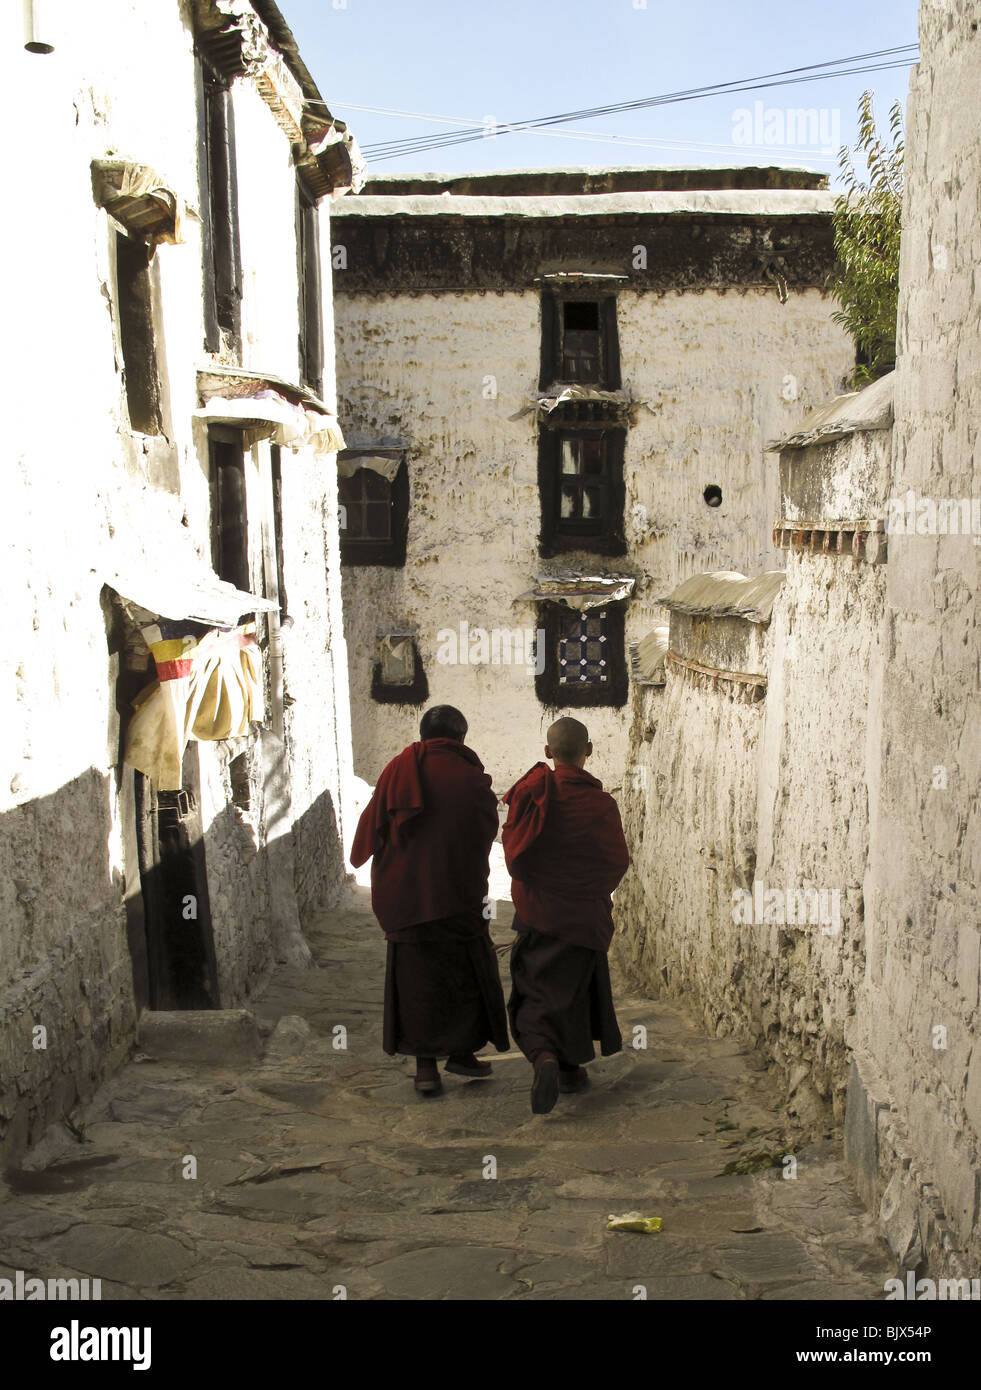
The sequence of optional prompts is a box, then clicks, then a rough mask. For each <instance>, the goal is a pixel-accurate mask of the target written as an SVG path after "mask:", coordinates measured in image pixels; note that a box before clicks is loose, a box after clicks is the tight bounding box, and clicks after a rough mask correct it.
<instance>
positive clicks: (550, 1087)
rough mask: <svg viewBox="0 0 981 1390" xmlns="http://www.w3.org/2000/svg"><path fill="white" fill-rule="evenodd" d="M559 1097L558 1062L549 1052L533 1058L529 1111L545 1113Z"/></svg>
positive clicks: (551, 1108) (539, 1113)
mask: <svg viewBox="0 0 981 1390" xmlns="http://www.w3.org/2000/svg"><path fill="white" fill-rule="evenodd" d="M558 1098H559V1064H558V1062H557V1060H556V1058H555V1057H554V1056H553V1054H552V1053H551V1052H541V1053H539V1055H538V1056H537V1057H536V1058H535V1077H534V1080H533V1081H532V1083H531V1113H532V1114H533V1115H547V1114H548V1113H549V1111H550V1110H553V1109H554V1108H555V1102H556V1101H557V1100H558Z"/></svg>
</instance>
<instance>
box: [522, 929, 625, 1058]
mask: <svg viewBox="0 0 981 1390" xmlns="http://www.w3.org/2000/svg"><path fill="white" fill-rule="evenodd" d="M513 925H514V929H515V931H516V932H517V933H518V939H517V940H516V941H515V943H514V945H513V946H512V947H511V997H510V999H509V1000H508V1017H509V1019H510V1020H511V1032H512V1034H513V1036H514V1040H515V1042H516V1043H517V1044H518V1046H519V1047H520V1048H521V1051H522V1052H523V1053H524V1054H525V1056H526V1057H527V1058H528V1060H529V1061H531V1062H533V1061H534V1060H535V1057H536V1056H537V1055H538V1053H540V1052H553V1053H554V1054H555V1056H556V1057H557V1058H558V1059H559V1061H560V1062H561V1063H564V1064H565V1065H566V1066H568V1067H573V1066H581V1065H582V1064H583V1063H584V1062H591V1061H592V1060H593V1058H594V1057H595V1056H596V1053H595V1051H594V1049H593V1041H594V1039H595V1040H596V1041H598V1042H599V1044H600V1050H601V1052H602V1054H603V1056H604V1057H608V1056H609V1055H610V1054H611V1053H613V1052H619V1051H620V1050H621V1048H622V1047H623V1038H622V1037H621V1035H620V1026H619V1024H618V1023H617V1016H616V1011H615V1009H614V1007H613V990H612V988H611V985H610V968H609V964H608V962H607V958H606V952H605V951H591V950H589V949H588V948H587V947H585V946H573V945H571V944H570V943H569V942H567V941H562V940H560V938H559V937H557V936H547V935H546V934H545V933H544V932H540V931H535V930H534V929H533V928H531V927H526V926H525V925H524V923H523V922H519V920H518V919H517V917H516V918H515V919H514V924H513Z"/></svg>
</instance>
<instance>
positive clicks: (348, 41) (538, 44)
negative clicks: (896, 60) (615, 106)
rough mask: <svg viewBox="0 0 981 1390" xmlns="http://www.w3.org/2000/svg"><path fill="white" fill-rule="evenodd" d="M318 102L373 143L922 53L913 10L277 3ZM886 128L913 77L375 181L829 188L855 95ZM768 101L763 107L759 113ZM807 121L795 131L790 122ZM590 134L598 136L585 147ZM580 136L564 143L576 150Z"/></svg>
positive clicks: (583, 128) (432, 1)
mask: <svg viewBox="0 0 981 1390" xmlns="http://www.w3.org/2000/svg"><path fill="white" fill-rule="evenodd" d="M279 4H280V8H281V10H282V12H283V14H284V15H285V17H286V20H287V22H288V23H289V25H290V27H291V29H292V30H293V33H294V35H295V36H296V39H297V42H298V44H299V47H300V51H301V53H302V55H303V58H304V61H305V62H306V64H307V67H308V68H309V69H310V71H311V72H312V73H313V76H314V77H315V79H316V81H317V83H318V85H319V87H320V90H321V91H322V92H323V94H324V97H325V99H326V101H327V102H328V104H329V106H330V108H331V110H332V111H333V112H334V114H335V115H337V116H340V117H341V118H343V119H344V120H346V121H347V122H348V123H349V125H350V126H351V128H352V129H353V131H354V133H355V135H356V136H357V138H358V141H359V143H360V144H361V145H362V147H364V146H365V145H371V144H372V142H376V141H387V140H392V139H401V138H404V137H407V136H409V137H414V136H419V135H428V134H441V133H444V132H447V131H450V130H452V129H453V127H452V125H449V124H441V123H438V122H436V121H431V120H420V119H414V118H413V117H411V116H408V115H399V116H397V115H384V114H379V113H378V112H377V111H370V110H361V109H358V108H360V107H375V108H385V109H386V110H397V111H401V112H413V113H417V114H418V115H426V116H431V115H436V116H446V117H455V118H464V119H466V120H468V121H472V122H473V123H474V124H477V125H481V124H484V123H485V122H487V123H488V124H489V122H490V121H496V122H498V123H503V122H507V121H521V120H526V119H530V118H533V117H536V116H547V115H551V114H553V113H558V112H565V111H573V110H579V109H581V108H583V107H595V106H602V105H607V104H612V103H614V102H623V101H632V100H636V99H640V98H645V97H650V96H656V95H659V94H661V93H665V92H672V91H679V90H682V89H687V88H691V87H701V86H706V85H708V84H710V83H716V82H727V81H732V80H734V79H737V78H750V77H756V76H759V75H760V74H765V73H771V72H777V71H781V70H785V69H788V68H796V67H800V66H802V65H805V64H811V63H818V62H824V61H828V60H831V59H836V58H844V57H848V56H850V55H852V54H861V53H868V52H872V51H875V50H879V49H884V48H892V47H895V46H897V45H899V44H907V43H915V42H916V38H917V9H918V5H917V3H916V0H822V3H821V4H803V3H795V0H732V3H724V0H681V2H680V3H679V0H646V5H645V4H644V0H495V3H493V4H478V3H473V0H279ZM865 87H872V88H873V90H874V91H875V93H876V110H877V113H878V116H879V118H880V126H882V127H885V125H886V116H887V112H888V109H889V107H890V106H891V105H892V103H893V102H894V101H895V100H896V99H897V98H898V99H899V100H900V101H901V102H902V103H903V106H904V108H905V103H906V97H907V92H908V87H909V74H908V70H907V69H906V68H898V69H893V70H891V71H882V72H873V73H868V74H864V75H858V74H856V75H852V76H848V77H840V78H836V79H832V80H830V81H823V82H816V83H812V82H809V83H806V84H801V85H796V86H776V87H770V88H769V89H767V90H761V91H758V92H743V93H740V94H727V95H723V96H717V97H710V98H707V99H703V100H698V101H689V102H684V103H680V104H677V105H671V106H663V107H660V108H654V109H649V110H642V111H635V112H630V113H621V114H617V115H615V116H601V117H600V116H591V117H589V118H587V119H577V120H576V121H575V122H571V123H570V124H568V125H565V126H558V127H556V128H555V129H556V130H557V131H561V132H563V133H562V134H561V135H551V136H549V135H545V134H542V133H541V132H529V133H517V134H511V135H498V136H497V137H496V138H482V139H480V140H478V141H475V142H474V143H471V144H465V145H458V146H455V147H451V148H449V149H446V150H435V151H428V152H425V153H418V152H416V153H413V154H412V155H410V156H408V157H404V158H401V159H390V158H380V157H373V158H369V168H370V169H371V170H372V171H373V172H382V171H385V172H392V173H418V172H422V171H436V172H441V173H442V172H446V173H450V172H465V171H478V170H488V169H515V168H554V167H563V166H578V165H599V166H610V165H623V164H631V165H651V166H664V165H667V166H671V165H696V166H697V165H707V164H708V165H726V164H740V165H744V164H784V165H794V166H798V167H800V166H803V167H806V168H813V169H820V170H822V171H823V172H826V173H829V174H831V175H832V182H834V175H835V171H836V168H837V157H836V156H837V150H838V147H839V145H841V144H843V143H846V144H852V143H854V139H855V124H856V122H855V113H856V109H857V104H858V98H859V95H860V93H861V92H862V91H863V90H864V88H865ZM757 103H759V105H757ZM802 109H803V110H806V111H809V112H813V113H814V114H813V116H808V117H807V118H806V119H802V118H801V117H800V116H798V115H795V114H791V113H793V112H797V111H800V110H802ZM583 132H588V134H584V133H583ZM570 137H571V138H570Z"/></svg>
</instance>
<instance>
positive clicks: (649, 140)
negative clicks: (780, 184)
mask: <svg viewBox="0 0 981 1390" xmlns="http://www.w3.org/2000/svg"><path fill="white" fill-rule="evenodd" d="M334 106H335V107H336V108H337V109H338V110H340V109H341V108H342V107H344V108H345V109H346V110H348V111H366V112H370V113H371V114H372V115H376V116H400V117H403V118H405V119H409V120H417V121H434V122H436V123H437V124H446V125H459V126H467V127H470V128H472V127H473V122H474V118H473V116H437V115H436V114H435V113H429V112H422V111H402V110H398V109H396V108H395V107H391V106H364V105H361V104H359V103H357V102H353V101H335V102H334ZM516 133H518V134H520V133H521V132H516ZM538 134H539V135H541V136H543V137H544V138H545V139H549V140H579V141H592V142H594V143H596V144H600V145H626V146H630V147H633V148H637V149H658V150H660V149H665V150H698V151H708V152H710V153H712V154H725V153H726V152H727V151H731V150H732V141H729V142H728V143H727V144H718V143H715V142H710V141H705V140H670V139H668V138H667V137H659V136H653V135H647V136H632V135H612V134H609V133H604V132H603V131H600V130H582V129H579V128H578V127H577V128H575V129H573V130H545V129H542V130H539V131H538ZM799 148H800V147H799V146H794V145H772V144H771V145H751V144H746V145H740V149H743V150H746V151H753V150H765V151H766V152H767V153H768V154H771V155H772V154H788V155H792V154H797V153H799ZM809 157H810V158H813V159H819V158H825V157H827V158H830V157H831V156H830V155H828V156H824V155H822V154H821V153H819V152H818V151H815V152H814V153H813V154H811V155H809Z"/></svg>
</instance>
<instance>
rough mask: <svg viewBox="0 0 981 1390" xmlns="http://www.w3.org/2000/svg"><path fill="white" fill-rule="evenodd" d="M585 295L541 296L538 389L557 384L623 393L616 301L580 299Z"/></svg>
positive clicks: (609, 297)
mask: <svg viewBox="0 0 981 1390" xmlns="http://www.w3.org/2000/svg"><path fill="white" fill-rule="evenodd" d="M577 295H580V296H581V295H582V290H581V289H580V290H578V291H576V292H570V291H566V292H564V293H561V294H560V293H557V292H556V291H554V290H546V292H545V293H544V294H543V295H542V359H541V373H540V377H539V383H538V384H539V388H540V389H541V390H543V391H544V390H547V389H548V387H549V386H554V385H556V384H558V383H566V384H568V383H573V384H578V385H581V386H595V387H597V388H598V389H600V390H605V391H616V390H619V388H620V344H619V338H618V335H617V301H616V296H615V295H605V296H602V297H597V298H592V299H590V298H580V297H576V296H577Z"/></svg>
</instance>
